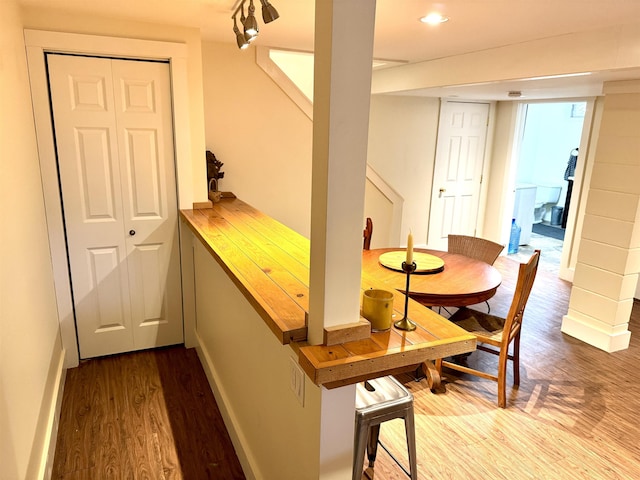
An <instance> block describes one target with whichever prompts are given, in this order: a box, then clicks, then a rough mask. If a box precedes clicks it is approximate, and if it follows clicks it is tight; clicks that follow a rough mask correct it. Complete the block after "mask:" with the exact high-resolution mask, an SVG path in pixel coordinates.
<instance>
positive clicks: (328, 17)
mask: <svg viewBox="0 0 640 480" xmlns="http://www.w3.org/2000/svg"><path fill="white" fill-rule="evenodd" d="M374 18H375V2H374V1H371V0H322V1H317V2H316V36H315V75H314V76H315V83H314V85H315V87H314V107H313V110H314V115H313V168H312V173H313V176H312V201H311V278H310V290H311V291H310V307H309V308H310V312H309V317H310V318H309V340H310V342H311V343H313V344H318V343H322V338H323V330H324V327H325V326H333V325H341V324H345V323H352V322H354V321H357V320H358V318H359V305H360V303H359V301H360V300H359V298H360V269H361V255H362V230H363V228H364V225H363V224H362V218H363V212H364V187H365V172H366V163H367V137H368V130H369V101H370V97H371V94H370V91H371V65H372V60H373V29H374Z"/></svg>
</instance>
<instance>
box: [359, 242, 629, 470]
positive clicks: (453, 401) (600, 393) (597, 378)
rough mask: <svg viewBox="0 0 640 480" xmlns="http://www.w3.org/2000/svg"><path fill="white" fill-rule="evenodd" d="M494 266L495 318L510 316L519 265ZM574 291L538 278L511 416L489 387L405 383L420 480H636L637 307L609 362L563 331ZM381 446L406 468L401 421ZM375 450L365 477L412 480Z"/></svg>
mask: <svg viewBox="0 0 640 480" xmlns="http://www.w3.org/2000/svg"><path fill="white" fill-rule="evenodd" d="M542 255H544V252H542ZM496 267H497V268H498V269H499V270H500V271H501V272H502V274H503V283H502V286H501V287H500V288H499V289H498V293H497V294H496V296H495V297H494V298H493V299H492V300H490V303H491V312H492V313H495V314H497V315H505V314H506V312H507V309H508V306H509V304H510V302H511V295H512V292H513V289H514V286H515V279H516V274H517V271H516V267H517V264H516V263H515V262H514V261H513V260H511V259H508V258H506V257H500V258H499V259H498V261H497V262H496ZM569 290H570V284H568V283H566V282H563V281H562V280H559V279H558V278H557V275H556V274H555V273H551V272H548V271H544V270H539V271H538V275H537V278H536V281H535V284H534V287H533V290H532V293H531V296H530V297H529V301H528V304H527V309H526V311H525V319H524V324H523V332H522V344H521V367H520V368H521V373H520V377H521V378H520V387H519V388H517V389H516V388H512V380H513V377H512V375H511V372H512V370H511V366H509V376H508V382H509V383H508V385H507V408H506V409H501V408H498V406H497V384H496V383H495V382H492V381H489V380H484V379H482V378H478V377H474V376H470V375H464V374H461V373H458V372H452V371H445V375H444V377H445V378H444V383H445V386H446V392H445V393H439V394H432V393H431V392H430V390H429V388H428V386H427V384H426V381H425V380H421V381H419V382H416V381H414V379H413V378H412V377H411V376H410V375H402V376H399V378H400V380H401V381H403V383H404V384H405V385H406V386H407V387H408V388H409V389H410V390H411V391H412V392H413V394H414V396H415V400H414V402H415V403H414V407H415V420H416V437H417V452H418V473H419V477H418V478H420V479H483V480H484V479H501V480H502V479H504V480H519V479H536V480H537V479H549V480H558V479H601V480H609V479H633V478H640V415H639V413H640V412H639V409H640V368H639V367H638V365H639V363H640V304H639V303H638V302H637V301H636V303H635V305H634V308H633V313H632V317H631V322H630V330H631V332H632V335H631V345H630V348H629V349H628V350H624V351H620V352H616V353H611V354H610V353H606V352H604V351H602V350H599V349H596V348H594V347H591V346H589V345H587V344H585V343H583V342H580V341H578V340H576V339H574V338H572V337H570V336H567V335H565V334H563V333H562V332H561V331H560V326H561V322H562V316H563V315H564V314H565V313H566V312H567V306H568V303H569ZM474 308H478V309H481V308H486V306H484V305H478V306H477V307H474ZM454 310H455V309H454ZM496 360H497V357H494V356H493V355H489V354H486V353H483V352H475V353H473V354H472V355H471V356H470V357H469V358H468V363H469V365H472V366H475V367H479V366H482V367H483V368H490V369H491V368H493V369H495V368H496ZM380 439H381V441H382V442H383V444H384V445H385V446H386V447H387V448H389V451H390V452H391V453H392V454H393V455H394V456H396V457H397V458H398V459H399V460H400V461H401V462H402V464H403V465H405V466H406V465H408V462H407V456H406V444H405V443H404V442H405V436H404V424H403V423H402V420H393V421H390V422H386V423H384V424H383V425H382V428H381V432H380ZM378 452H379V453H378V459H377V460H376V464H375V468H374V470H373V471H372V470H371V469H367V470H366V471H365V475H363V478H374V479H380V480H394V479H406V478H407V477H406V475H405V474H404V473H403V472H402V471H401V470H400V468H399V467H398V466H397V465H396V464H395V463H394V462H393V460H392V459H391V458H390V457H389V455H388V454H387V453H385V452H384V450H382V449H378Z"/></svg>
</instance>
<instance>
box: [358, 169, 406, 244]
mask: <svg viewBox="0 0 640 480" xmlns="http://www.w3.org/2000/svg"><path fill="white" fill-rule="evenodd" d="M366 176H367V180H369V181H370V182H371V183H372V184H373V186H375V187H376V188H377V189H378V190H379V191H380V193H381V194H382V195H384V197H385V198H386V199H387V200H389V203H391V209H392V213H391V228H390V238H389V242H390V244H391V245H400V242H401V238H400V237H401V235H400V231H401V226H402V209H403V207H404V198H403V197H402V195H400V194H399V193H398V192H396V191H395V190H394V189H393V187H391V185H389V184H388V183H387V182H386V181H385V179H384V178H382V177H381V176H380V175H379V174H378V172H376V171H375V170H374V169H373V168H371V167H370V166H369V164H368V163H367V174H366Z"/></svg>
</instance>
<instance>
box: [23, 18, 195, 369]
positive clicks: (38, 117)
mask: <svg viewBox="0 0 640 480" xmlns="http://www.w3.org/2000/svg"><path fill="white" fill-rule="evenodd" d="M24 37H25V45H26V49H27V62H28V68H29V80H30V83H31V101H32V104H33V113H34V117H35V127H36V136H37V142H38V154H39V157H40V171H41V175H42V188H43V191H44V200H45V211H46V216H47V228H48V231H49V242H50V250H51V258H52V264H53V273H54V283H55V290H56V299H57V304H58V319H59V322H60V331H61V335H62V343H63V346H64V349H65V350H66V352H67V355H66V356H65V365H64V366H65V368H71V367H75V366H77V365H78V363H79V360H80V357H79V353H78V345H77V341H76V327H75V322H74V317H73V303H72V300H71V286H70V279H69V273H68V269H67V253H66V247H65V239H64V226H63V222H62V210H61V205H60V190H59V186H58V174H57V168H56V155H55V148H54V141H53V128H52V125H51V112H50V108H49V93H48V86H47V72H46V67H45V61H44V55H45V52H67V53H82V54H87V55H105V56H107V55H108V56H119V57H125V58H143V59H161V60H168V61H169V62H170V65H171V84H172V100H173V125H174V137H175V138H174V144H175V154H176V177H177V178H176V181H177V187H178V205H179V208H187V209H188V208H192V205H193V170H192V158H191V138H190V134H191V132H190V128H189V123H190V122H189V118H190V117H189V88H188V81H187V80H188V79H187V53H188V49H187V46H186V45H185V44H182V43H172V42H158V41H149V40H137V39H130V38H117V37H103V36H94V35H80V34H74V33H61V32H46V31H40V30H25V31H24Z"/></svg>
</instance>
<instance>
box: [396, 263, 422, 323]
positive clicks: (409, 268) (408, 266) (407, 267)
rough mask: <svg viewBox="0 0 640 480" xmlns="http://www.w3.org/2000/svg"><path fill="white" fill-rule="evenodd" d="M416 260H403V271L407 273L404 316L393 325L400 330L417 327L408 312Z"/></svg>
mask: <svg viewBox="0 0 640 480" xmlns="http://www.w3.org/2000/svg"><path fill="white" fill-rule="evenodd" d="M417 267H418V266H417V265H416V262H411V263H407V262H402V271H403V272H405V273H406V274H407V286H406V288H405V292H404V295H405V297H404V317H402V319H401V320H398V321H396V322H394V324H393V326H394V327H396V328H397V329H398V330H406V331H407V332H411V331H412V330H415V329H416V324H415V323H413V322H412V321H411V320H409V317H408V316H407V313H408V311H409V282H410V280H411V274H412V273H413V272H415V271H416V268H417Z"/></svg>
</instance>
